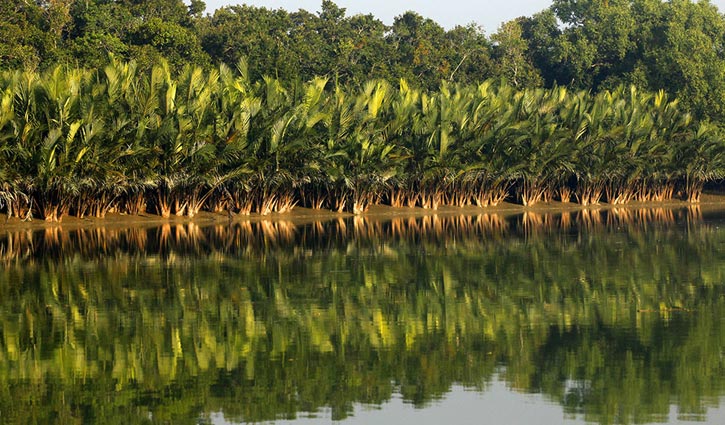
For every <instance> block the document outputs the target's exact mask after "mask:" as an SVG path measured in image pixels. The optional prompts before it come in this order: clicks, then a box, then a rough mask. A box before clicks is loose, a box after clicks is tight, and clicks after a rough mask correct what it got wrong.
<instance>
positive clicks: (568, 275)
mask: <svg viewBox="0 0 725 425" xmlns="http://www.w3.org/2000/svg"><path fill="white" fill-rule="evenodd" d="M722 223H723V220H722V218H721V217H719V216H717V215H707V214H706V215H705V216H704V217H703V214H702V213H701V212H700V211H699V210H698V209H692V210H666V209H649V210H644V209H643V210H632V209H612V210H601V211H597V210H584V211H578V212H570V213H565V214H561V215H544V214H535V213H526V214H525V215H523V216H521V215H518V216H506V217H505V216H500V215H496V214H481V215H477V216H458V215H448V216H446V215H429V216H423V217H412V218H409V217H405V218H394V219H388V220H382V219H380V220H375V219H362V218H350V219H339V220H333V221H329V222H315V223H310V224H297V225H296V224H293V223H292V222H287V221H260V222H251V221H250V222H241V223H233V224H231V225H223V226H212V227H199V226H197V225H194V224H183V225H165V226H161V227H159V228H149V229H138V228H136V229H78V230H73V231H63V230H60V228H50V229H48V230H45V231H41V232H29V231H20V232H14V233H4V234H1V235H0V261H2V265H3V266H2V269H0V304H1V306H2V307H1V308H0V412H2V418H3V422H7V423H30V422H35V423H49V422H57V423H72V422H97V423H136V422H139V423H142V422H147V421H148V418H149V417H152V418H153V422H164V421H172V422H174V423H197V422H198V421H199V420H200V418H201V420H202V421H203V420H204V418H207V419H208V418H209V415H211V414H212V413H213V412H219V411H223V412H224V415H225V417H227V418H230V419H231V420H238V421H260V420H271V419H275V418H289V417H295V416H296V415H298V414H299V413H300V412H315V411H319V410H320V409H322V408H330V409H331V411H332V416H333V418H335V419H342V418H345V417H346V416H347V415H349V414H350V413H351V412H352V410H353V406H354V404H355V403H371V404H382V403H385V402H386V401H387V400H390V399H391V397H392V396H394V395H395V394H401V396H402V397H403V398H404V399H405V400H407V401H408V402H411V403H413V404H415V405H416V406H419V407H423V406H426V405H427V404H428V403H429V402H430V401H432V400H435V399H437V398H440V397H442V396H444V395H445V394H446V393H447V392H448V391H450V389H451V387H452V386H454V385H463V386H466V387H469V388H474V389H478V390H481V391H485V389H486V387H487V385H489V383H490V382H491V380H492V379H495V377H497V376H500V377H501V378H502V379H504V380H505V382H506V383H507V385H508V386H509V387H511V388H513V389H515V390H516V391H521V392H536V393H542V394H544V395H545V396H546V397H547V398H550V399H552V400H555V401H556V402H557V403H560V404H561V406H562V408H563V410H564V411H565V412H566V413H576V414H581V415H583V417H584V418H585V419H587V420H590V421H594V422H600V423H617V422H623V423H629V422H638V423H639V422H651V421H656V420H659V419H662V418H663V417H666V415H667V414H668V413H669V411H670V405H671V404H672V403H674V404H676V405H677V406H678V409H679V411H680V412H681V413H682V414H683V415H694V416H695V417H697V416H698V415H700V416H701V415H705V414H706V411H707V408H708V407H709V406H713V405H717V403H718V402H719V400H720V398H721V397H722V396H723V395H724V394H725V392H724V391H723V384H724V383H725V382H724V380H723V376H725V373H724V372H725V360H724V359H723V352H724V347H725V329H724V327H723V325H724V322H723V317H725V283H724V282H725V252H724V251H723V250H722V246H723V243H725V230H723V229H722V228H721V227H722V226H720V225H721V224H722Z"/></svg>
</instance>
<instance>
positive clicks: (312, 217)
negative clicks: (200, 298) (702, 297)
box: [0, 193, 725, 233]
mask: <svg viewBox="0 0 725 425" xmlns="http://www.w3.org/2000/svg"><path fill="white" fill-rule="evenodd" d="M690 207H694V208H699V209H701V210H702V211H703V212H708V211H725V194H721V193H717V194H713V193H708V194H703V195H702V200H701V201H700V202H699V203H690V202H687V201H680V200H670V201H663V202H630V203H627V204H621V205H613V204H608V203H601V204H595V205H588V206H582V205H580V204H577V203H575V202H569V203H563V202H559V201H552V202H542V203H539V204H536V205H534V206H523V205H520V204H514V203H510V202H503V203H501V204H500V205H497V206H488V207H478V206H475V205H472V206H467V207H457V206H442V207H439V208H438V209H436V210H431V209H424V208H420V207H412V208H410V207H400V208H397V207H391V206H388V205H373V206H371V207H370V210H368V211H367V212H365V213H363V214H359V215H355V214H353V213H349V212H345V213H338V212H334V211H331V210H326V209H322V210H316V209H310V208H302V207H296V208H294V209H293V210H292V211H290V212H286V213H272V214H269V215H260V214H258V213H252V214H250V215H235V216H233V218H232V219H231V220H230V219H229V216H228V215H227V214H226V213H213V212H208V211H202V212H200V213H199V214H198V215H196V216H195V217H187V216H174V215H172V216H171V217H169V218H163V217H161V216H159V215H156V214H152V213H143V214H139V215H127V214H118V213H110V214H108V215H107V216H106V217H105V218H96V217H84V218H77V217H74V216H65V217H64V218H63V220H62V221H60V222H51V221H45V220H43V219H33V220H32V221H23V220H21V219H19V218H15V217H13V218H10V219H9V220H7V221H6V218H4V217H3V216H4V214H3V215H0V233H1V232H5V231H22V230H43V229H60V228H64V229H66V228H67V229H83V228H145V227H157V226H162V225H165V224H189V223H193V224H197V225H199V226H210V225H221V224H228V223H244V222H251V223H258V222H282V221H284V222H292V223H293V224H307V223H313V222H319V221H330V220H336V219H340V218H351V217H361V218H365V219H370V220H376V221H378V220H383V221H384V220H388V219H392V218H400V217H425V216H434V215H437V216H460V215H463V216H477V215H482V214H495V215H501V216H504V217H508V216H512V215H517V214H524V213H527V212H529V213H535V214H562V213H568V212H578V211H584V210H588V211H608V210H614V209H627V210H641V209H660V208H661V209H668V210H672V209H684V208H690Z"/></svg>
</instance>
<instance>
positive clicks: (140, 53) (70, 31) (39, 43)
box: [0, 0, 725, 122]
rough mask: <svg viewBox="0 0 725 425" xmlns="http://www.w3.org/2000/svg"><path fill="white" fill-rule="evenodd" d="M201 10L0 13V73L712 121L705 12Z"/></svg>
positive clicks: (92, 0) (645, 6) (114, 0)
mask: <svg viewBox="0 0 725 425" xmlns="http://www.w3.org/2000/svg"><path fill="white" fill-rule="evenodd" d="M240 3H241V2H240ZM204 10H205V4H204V2H203V1H201V0H192V1H190V2H184V1H183V0H149V1H137V0H32V1H31V0H29V1H4V2H2V4H1V5H0V39H2V40H3V41H4V42H3V43H2V44H0V69H22V68H24V69H27V68H31V69H33V68H39V69H40V70H45V69H49V68H52V67H54V66H56V65H58V64H70V65H72V66H79V67H86V68H98V67H102V66H104V65H106V64H107V63H108V54H109V53H111V54H113V55H115V56H116V57H117V58H120V59H123V60H135V61H137V62H138V63H139V64H140V66H141V67H142V68H143V69H144V70H146V69H148V68H150V67H151V66H152V65H153V64H154V63H157V62H158V60H159V59H160V58H162V57H164V58H166V59H167V60H168V61H169V63H170V64H171V66H172V71H174V72H176V71H179V70H180V69H181V66H182V65H184V64H195V65H199V66H203V67H205V68H207V69H208V68H210V67H216V66H218V65H219V64H221V63H226V64H227V65H228V66H230V67H231V66H234V65H235V64H236V63H237V62H238V61H239V60H240V59H241V58H243V57H246V58H248V62H249V64H250V68H249V69H250V75H251V78H252V80H253V81H257V80H260V79H261V78H262V77H263V76H274V77H275V78H278V79H280V80H282V81H284V82H285V84H288V83H294V82H298V81H308V80H310V79H312V78H314V77H315V76H320V75H327V76H329V77H330V79H332V80H335V81H339V82H341V83H356V84H364V82H366V81H368V80H369V79H371V78H374V79H376V78H382V79H385V80H387V81H388V82H391V83H395V82H396V81H397V80H398V79H399V78H404V79H406V80H408V81H409V82H411V84H413V85H415V86H416V87H419V88H425V89H437V88H438V86H439V84H440V82H441V81H450V82H457V83H464V84H470V83H480V82H482V81H483V80H486V79H490V78H494V79H498V78H500V77H506V78H508V79H509V81H511V83H512V85H514V86H515V87H517V88H522V87H534V86H539V85H541V84H545V86H547V87H553V86H554V85H555V84H558V85H567V86H571V88H573V89H577V90H578V89H584V90H592V91H594V92H598V91H600V90H602V89H610V90H611V89H614V88H616V87H617V86H619V85H622V84H623V85H630V84H635V85H637V86H638V87H639V88H640V89H643V90H646V91H652V92H656V91H658V90H665V91H666V92H667V93H668V94H669V95H670V96H671V97H677V98H678V99H680V100H681V101H682V102H683V103H684V105H685V106H686V108H687V109H688V110H690V111H692V112H693V114H694V115H695V116H696V117H698V118H704V117H708V118H711V119H715V120H717V121H718V122H719V121H721V120H722V119H723V117H724V115H723V114H725V111H724V110H723V106H722V105H723V104H724V102H723V96H724V95H725V74H724V73H723V71H722V70H723V69H725V49H723V40H724V39H725V19H723V16H722V15H721V14H720V13H719V11H718V10H717V8H716V7H715V6H714V5H712V4H710V3H709V2H708V1H697V2H695V1H691V0H671V1H661V0H608V1H592V0H554V1H553V2H552V6H551V7H549V8H548V9H545V10H543V11H541V12H540V13H537V14H535V15H533V16H530V17H521V18H518V19H515V20H513V21H510V22H507V23H504V24H503V25H502V26H501V27H500V28H498V29H497V30H496V31H495V32H492V33H491V34H490V35H487V34H485V33H484V32H483V31H482V29H481V28H480V27H478V26H476V25H475V24H474V23H472V24H470V25H468V26H458V27H455V28H451V29H448V30H446V29H444V28H443V27H441V26H440V25H438V24H437V23H436V22H434V21H433V20H431V19H427V18H424V17H422V16H420V15H418V14H417V13H415V12H412V11H411V12H407V13H405V14H403V15H401V16H398V17H397V18H395V20H394V22H393V23H392V25H390V26H386V25H385V24H383V23H382V22H381V21H380V20H379V19H376V18H375V17H374V16H372V15H355V16H347V15H346V13H345V9H344V8H340V7H338V6H337V5H336V4H335V3H333V2H332V1H329V0H323V1H322V2H321V7H320V11H319V12H318V13H310V12H308V11H305V10H299V11H285V10H281V9H278V10H270V9H266V8H263V7H254V6H247V5H241V6H229V7H224V8H221V9H219V10H216V11H213V13H211V14H205V13H204ZM471 19H472V20H473V21H475V20H476V17H475V16H472V17H471ZM491 30H494V29H491Z"/></svg>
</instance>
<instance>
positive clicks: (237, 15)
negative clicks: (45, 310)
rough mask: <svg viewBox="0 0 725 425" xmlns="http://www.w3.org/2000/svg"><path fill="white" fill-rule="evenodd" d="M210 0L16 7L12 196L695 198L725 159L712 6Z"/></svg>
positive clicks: (321, 202)
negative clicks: (397, 12)
mask: <svg viewBox="0 0 725 425" xmlns="http://www.w3.org/2000/svg"><path fill="white" fill-rule="evenodd" d="M203 10H204V5H203V2H199V1H193V2H192V3H191V6H189V7H187V6H186V5H184V4H183V2H181V1H176V0H156V1H151V2H141V3H137V2H128V1H85V2H79V1H74V0H58V1H52V2H47V3H46V2H42V1H41V2H21V3H19V4H14V5H13V4H8V3H3V5H2V7H0V14H2V15H3V16H4V17H7V18H8V19H7V20H5V21H4V22H5V23H4V24H2V25H0V36H3V37H5V38H4V39H5V40H8V43H4V44H3V45H2V46H0V67H2V68H6V69H7V70H5V71H2V74H1V75H0V90H1V92H0V93H1V96H2V99H1V103H0V107H1V109H2V110H1V111H0V114H2V115H1V116H0V211H4V212H6V213H7V214H8V216H18V217H23V218H27V217H30V216H35V217H42V218H45V219H47V220H60V219H62V217H63V216H64V215H67V214H74V215H76V216H79V217H83V216H86V215H94V216H99V217H102V216H104V215H105V214H106V213H107V212H108V211H119V212H124V213H129V214H136V213H139V212H142V211H145V210H147V209H148V210H150V211H154V212H156V213H158V214H161V215H163V216H168V215H170V214H178V215H184V214H186V215H190V216H193V215H195V214H197V213H198V212H199V211H200V210H202V209H208V210H211V211H223V210H227V211H231V212H235V213H241V214H249V213H251V212H258V213H260V214H269V213H271V212H284V211H288V210H289V209H291V208H292V207H293V206H294V205H304V206H307V207H313V208H323V207H324V208H330V209H333V210H336V211H352V212H355V213H360V212H364V211H365V210H366V209H367V208H368V207H369V206H370V205H371V204H375V203H387V204H390V205H394V206H403V205H407V206H420V207H423V208H437V207H438V206H440V205H460V206H465V205H470V204H475V205H479V206H487V205H495V204H497V203H499V202H501V201H502V200H504V199H510V200H515V201H517V202H521V203H522V204H524V205H533V204H536V203H537V202H541V201H548V200H552V199H560V200H562V201H564V202H568V201H570V200H575V201H577V202H579V203H581V204H582V205H588V204H592V203H597V202H601V201H606V202H609V203H612V204H621V203H626V202H629V201H631V200H639V201H653V200H655V201H656V200H668V199H672V198H673V197H680V198H683V199H686V200H689V201H691V202H697V201H698V200H699V197H700V193H701V191H702V188H703V185H704V184H706V183H708V182H710V181H714V180H718V179H720V178H722V176H723V170H724V168H723V149H724V147H725V144H723V142H722V131H721V130H720V128H721V127H722V121H721V117H720V108H721V105H722V104H723V102H722V100H723V94H725V83H723V82H725V74H723V73H722V69H725V54H723V49H722V48H721V45H722V40H723V39H725V37H722V35H725V29H724V28H725V25H723V22H724V21H723V18H722V16H721V15H720V14H719V13H718V11H717V8H715V7H714V6H713V5H710V4H709V3H708V2H698V3H691V2H689V1H673V2H665V3H662V2H660V1H653V0H636V1H622V0H617V1H609V2H601V3H600V2H581V1H562V0H557V1H555V2H554V3H553V5H552V7H551V8H550V9H547V10H546V11H543V12H541V13H539V14H537V15H534V16H533V17H531V18H520V19H517V20H515V21H512V22H509V23H506V24H504V25H502V26H501V28H500V29H499V31H498V32H497V33H495V34H494V35H492V36H491V37H490V38H488V37H486V36H485V35H484V34H483V33H482V31H481V30H480V29H479V28H477V27H475V26H468V27H457V28H454V29H452V30H449V31H445V30H443V29H442V28H441V27H440V26H438V25H437V24H435V22H433V21H431V20H427V19H424V18H422V17H420V16H419V15H417V14H415V13H413V12H409V13H406V14H404V15H402V16H400V17H398V18H396V20H395V22H394V24H393V26H392V27H386V26H385V25H383V24H382V23H381V22H380V21H378V20H376V19H375V18H373V17H372V16H370V15H367V16H362V15H357V16H352V17H347V16H345V10H344V9H342V8H339V7H337V6H336V5H335V4H334V3H332V2H330V1H323V3H322V8H321V12H320V13H319V14H317V15H315V14H310V13H308V12H305V11H298V12H294V13H289V12H286V11H283V10H276V11H270V10H267V9H264V8H255V7H250V6H234V7H227V8H223V9H220V10H218V11H216V12H215V13H214V14H213V15H204V14H203ZM109 52H110V53H111V54H110V55H109ZM245 58H248V59H245ZM59 63H61V65H59ZM69 63H70V64H71V65H68V64H69ZM184 64H186V65H184ZM233 68H234V70H232V69H233ZM270 75H275V76H274V77H271V76H270ZM319 75H326V76H319ZM305 81H306V82H305Z"/></svg>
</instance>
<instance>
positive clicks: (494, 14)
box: [205, 0, 725, 35]
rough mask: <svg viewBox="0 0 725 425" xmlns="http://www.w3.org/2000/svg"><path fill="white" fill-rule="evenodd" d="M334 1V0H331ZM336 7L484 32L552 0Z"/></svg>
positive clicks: (277, 2)
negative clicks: (416, 16)
mask: <svg viewBox="0 0 725 425" xmlns="http://www.w3.org/2000/svg"><path fill="white" fill-rule="evenodd" d="M333 1H335V0H333ZM205 2H206V7H207V12H209V13H213V11H214V10H216V9H218V8H219V7H222V6H226V5H232V4H240V3H246V4H248V5H251V6H258V7H266V8H270V9H279V8H282V9H285V10H288V11H297V10H298V9H305V10H307V11H310V12H318V11H319V9H320V5H321V4H322V0H297V1H295V0H247V1H243V0H205ZM711 3H712V4H715V5H717V6H718V8H719V9H720V11H721V12H723V11H725V0H714V1H711ZM335 4H337V5H338V6H339V7H344V8H346V9H347V14H348V15H355V14H358V13H362V14H372V15H374V16H375V17H376V18H378V19H380V20H382V21H383V22H384V23H386V24H388V25H390V24H392V23H393V19H394V18H395V17H396V16H399V15H402V14H403V13H405V12H406V11H408V10H413V11H415V12H417V13H419V14H421V15H422V16H424V17H426V18H431V19H433V20H434V21H436V22H437V23H438V24H440V25H442V26H443V27H444V28H446V29H451V28H453V27H455V26H456V25H467V24H470V23H471V22H474V23H476V24H478V25H481V26H482V27H483V29H484V31H485V32H486V34H489V35H490V34H493V33H495V32H496V30H498V28H499V26H500V25H501V23H503V22H506V21H509V20H511V19H514V18H517V17H519V16H531V15H533V14H534V13H536V12H539V11H541V10H543V9H545V8H547V7H549V6H550V5H551V0H424V1H410V0H408V1H406V0H337V1H335Z"/></svg>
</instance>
